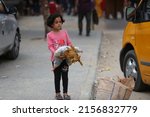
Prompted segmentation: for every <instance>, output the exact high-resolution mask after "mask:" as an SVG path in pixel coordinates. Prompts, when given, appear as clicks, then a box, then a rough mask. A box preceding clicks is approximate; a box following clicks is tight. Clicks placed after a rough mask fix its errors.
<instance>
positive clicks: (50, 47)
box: [47, 35, 55, 53]
mask: <svg viewBox="0 0 150 117" xmlns="http://www.w3.org/2000/svg"><path fill="white" fill-rule="evenodd" d="M47 43H48V49H49V50H50V51H51V52H52V53H54V52H55V48H54V44H53V40H52V39H51V38H50V36H49V35H47Z"/></svg>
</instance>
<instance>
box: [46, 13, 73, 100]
mask: <svg viewBox="0 0 150 117" xmlns="http://www.w3.org/2000/svg"><path fill="white" fill-rule="evenodd" d="M63 23H64V19H63V17H62V15H60V14H52V15H50V16H49V17H48V20H47V25H48V26H49V27H50V28H51V31H50V32H49V33H48V34H47V43H48V48H49V50H50V51H51V61H52V66H53V67H54V52H55V51H56V50H57V49H58V48H59V47H62V46H65V45H66V46H71V45H72V42H71V40H70V38H69V35H68V33H67V31H65V30H63V29H62V24H63ZM68 71H69V66H68V64H67V61H66V60H63V61H62V63H61V64H60V65H59V66H58V67H57V68H55V69H54V70H53V72H54V84H55V92H56V96H55V98H56V99H57V100H62V99H65V100H70V99H71V97H70V95H68ZM61 79H62V84H63V97H62V95H61V91H60V81H61Z"/></svg>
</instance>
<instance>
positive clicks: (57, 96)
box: [55, 94, 63, 100]
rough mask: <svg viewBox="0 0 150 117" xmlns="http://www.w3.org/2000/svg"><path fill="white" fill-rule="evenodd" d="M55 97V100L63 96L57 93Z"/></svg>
mask: <svg viewBox="0 0 150 117" xmlns="http://www.w3.org/2000/svg"><path fill="white" fill-rule="evenodd" d="M55 99H56V100H63V97H62V96H61V95H60V94H58V95H56V97H55Z"/></svg>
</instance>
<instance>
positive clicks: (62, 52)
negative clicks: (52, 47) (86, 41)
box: [54, 46, 83, 68]
mask: <svg viewBox="0 0 150 117" xmlns="http://www.w3.org/2000/svg"><path fill="white" fill-rule="evenodd" d="M82 52H83V51H82V50H81V49H79V47H74V46H61V47H59V48H58V49H57V50H56V51H55V53H54V57H55V60H54V68H56V67H58V66H59V65H60V64H61V62H62V61H63V60H64V59H66V61H67V64H68V65H71V64H72V63H75V62H79V63H80V64H81V65H83V64H82V62H81V60H80V58H81V56H80V55H79V54H78V53H82Z"/></svg>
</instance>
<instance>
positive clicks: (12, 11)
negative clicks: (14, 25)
mask: <svg viewBox="0 0 150 117" xmlns="http://www.w3.org/2000/svg"><path fill="white" fill-rule="evenodd" d="M8 13H9V14H13V15H16V14H17V8H16V7H10V8H9V11H8Z"/></svg>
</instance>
